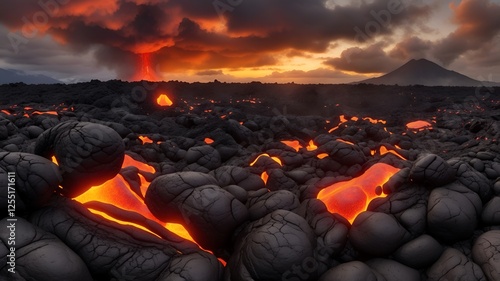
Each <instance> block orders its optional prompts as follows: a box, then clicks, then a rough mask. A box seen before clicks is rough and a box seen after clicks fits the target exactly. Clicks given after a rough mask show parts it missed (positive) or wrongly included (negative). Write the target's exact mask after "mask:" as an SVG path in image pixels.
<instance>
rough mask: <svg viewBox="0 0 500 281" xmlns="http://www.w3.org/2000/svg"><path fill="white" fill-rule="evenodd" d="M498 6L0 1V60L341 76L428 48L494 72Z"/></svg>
mask: <svg viewBox="0 0 500 281" xmlns="http://www.w3.org/2000/svg"><path fill="white" fill-rule="evenodd" d="M498 15H500V0H462V1H458V0H453V1H451V0H449V1H429V0H414V1H411V0H351V1H349V0H40V1H35V0H2V1H0V36H1V38H2V39H1V40H0V68H4V69H18V70H23V71H25V72H29V73H36V74H45V75H48V76H51V77H54V78H56V79H60V80H62V81H64V82H77V81H88V80H90V79H100V80H108V79H122V80H137V79H143V78H146V79H155V80H156V79H162V80H167V81H168V80H183V81H213V80H214V79H218V80H220V81H227V82H233V81H241V82H247V81H254V80H259V81H263V82H279V83H284V82H292V81H294V82H296V83H345V82H352V81H358V80H362V79H365V78H368V77H373V76H379V75H381V74H383V73H386V72H388V71H391V70H393V69H395V68H397V67H398V66H400V65H402V64H403V63H405V62H407V61H408V60H410V59H412V58H415V59H418V58H427V59H430V60H432V61H434V62H436V63H438V64H440V65H442V66H444V67H447V68H449V69H452V70H455V71H458V72H461V73H463V74H466V75H468V76H470V77H472V78H474V79H481V80H494V81H500V17H499V16H498Z"/></svg>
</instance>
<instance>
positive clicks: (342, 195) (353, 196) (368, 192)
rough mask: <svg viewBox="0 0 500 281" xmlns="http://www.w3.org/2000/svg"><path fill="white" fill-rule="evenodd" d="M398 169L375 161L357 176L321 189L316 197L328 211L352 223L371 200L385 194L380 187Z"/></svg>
mask: <svg viewBox="0 0 500 281" xmlns="http://www.w3.org/2000/svg"><path fill="white" fill-rule="evenodd" d="M399 170H400V169H398V168H394V167H392V166H390V165H387V164H384V163H377V164H375V165H373V166H372V167H370V168H369V169H368V170H367V171H366V172H365V173H364V174H362V175H361V176H359V177H357V178H354V179H351V180H349V181H344V182H338V183H335V184H332V185H330V186H328V187H326V188H324V189H322V190H321V191H320V192H319V193H318V196H317V198H318V199H319V200H321V201H323V203H325V205H326V207H327V209H328V211H329V212H331V213H338V214H340V215H341V216H343V217H344V218H346V219H347V220H348V221H349V222H350V223H352V222H353V221H354V219H355V218H356V216H357V215H358V214H360V213H361V212H363V211H366V208H367V207H368V204H369V203H370V201H371V200H373V199H375V198H377V197H386V196H387V195H386V194H383V193H382V188H381V187H382V185H384V183H386V182H387V181H388V180H389V179H390V178H391V177H392V176H393V175H394V174H395V173H397V172H398V171H399Z"/></svg>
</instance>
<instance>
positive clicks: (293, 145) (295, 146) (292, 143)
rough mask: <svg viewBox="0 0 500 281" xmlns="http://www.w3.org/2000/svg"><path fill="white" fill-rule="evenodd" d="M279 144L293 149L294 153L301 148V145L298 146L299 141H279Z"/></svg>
mask: <svg viewBox="0 0 500 281" xmlns="http://www.w3.org/2000/svg"><path fill="white" fill-rule="evenodd" d="M281 143H283V144H285V145H287V146H289V147H291V148H293V149H295V151H297V152H298V151H299V149H301V148H302V145H300V143H299V141H298V140H291V141H290V140H284V141H281Z"/></svg>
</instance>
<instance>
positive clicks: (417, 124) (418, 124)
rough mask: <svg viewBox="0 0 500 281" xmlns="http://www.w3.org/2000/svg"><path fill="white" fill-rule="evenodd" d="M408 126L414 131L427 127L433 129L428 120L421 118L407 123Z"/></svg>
mask: <svg viewBox="0 0 500 281" xmlns="http://www.w3.org/2000/svg"><path fill="white" fill-rule="evenodd" d="M406 128H407V129H410V130H412V131H417V132H420V131H423V130H425V129H432V124H431V123H429V122H427V121H422V120H419V121H414V122H410V123H408V124H406Z"/></svg>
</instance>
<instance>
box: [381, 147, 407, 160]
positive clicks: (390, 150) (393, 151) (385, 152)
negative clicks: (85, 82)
mask: <svg viewBox="0 0 500 281" xmlns="http://www.w3.org/2000/svg"><path fill="white" fill-rule="evenodd" d="M387 153H391V154H393V155H396V156H397V157H399V158H401V159H403V160H407V159H406V158H405V157H404V156H403V155H401V154H399V153H398V152H397V151H395V150H393V149H387V147H385V146H383V145H382V146H381V147H380V155H384V154H387Z"/></svg>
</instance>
